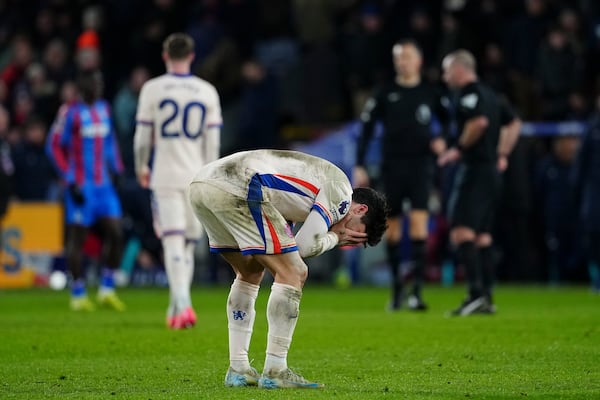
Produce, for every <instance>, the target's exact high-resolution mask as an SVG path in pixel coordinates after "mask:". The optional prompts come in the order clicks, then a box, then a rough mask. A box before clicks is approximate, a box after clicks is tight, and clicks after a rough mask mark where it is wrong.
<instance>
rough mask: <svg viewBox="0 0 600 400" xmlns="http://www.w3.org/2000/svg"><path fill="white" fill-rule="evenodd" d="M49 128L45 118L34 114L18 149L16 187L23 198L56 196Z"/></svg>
mask: <svg viewBox="0 0 600 400" xmlns="http://www.w3.org/2000/svg"><path fill="white" fill-rule="evenodd" d="M46 129H47V128H46V123H45V122H44V121H43V120H42V119H41V118H39V117H36V116H32V117H30V118H29V120H28V121H27V122H26V123H25V127H24V131H23V140H22V141H21V143H19V144H18V145H17V146H16V147H15V148H14V151H13V160H14V165H15V174H14V178H15V183H14V189H15V195H16V196H17V198H18V199H19V200H23V201H45V200H50V199H51V198H52V197H53V196H52V189H55V186H54V185H53V183H54V181H55V180H56V174H54V167H53V165H52V163H51V162H50V160H49V159H48V156H47V155H46V149H45V141H46Z"/></svg>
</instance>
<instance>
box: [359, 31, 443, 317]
mask: <svg viewBox="0 0 600 400" xmlns="http://www.w3.org/2000/svg"><path fill="white" fill-rule="evenodd" d="M392 56H393V62H394V68H395V70H396V76H395V80H394V81H393V82H390V83H389V84H388V85H386V86H384V87H383V88H381V89H380V90H377V91H376V92H375V93H374V96H373V97H372V98H370V99H369V100H368V101H367V103H366V104H365V107H364V110H363V112H362V114H361V116H360V119H361V123H362V127H361V132H360V137H359V139H358V145H357V155H356V156H357V157H356V164H357V165H356V166H355V168H354V171H353V181H354V185H355V186H368V185H369V177H368V174H367V171H366V169H365V167H364V161H365V153H366V151H367V147H368V144H369V141H370V140H371V138H372V137H373V132H374V128H375V123H376V122H377V121H380V122H381V123H382V124H383V128H384V136H383V144H382V154H381V155H382V165H381V181H382V184H383V191H384V192H385V194H386V195H387V197H388V202H389V205H390V208H391V210H390V219H389V220H388V230H387V232H386V242H387V261H388V264H389V265H390V268H391V273H392V299H391V302H390V305H389V309H390V310H392V311H393V310H398V309H400V308H401V307H402V303H403V300H404V293H403V277H402V273H401V271H399V266H400V254H399V251H400V250H399V243H400V239H401V234H402V218H401V217H402V215H403V203H404V201H405V200H409V201H410V206H411V207H410V212H409V214H408V217H409V221H410V229H409V234H410V239H411V244H412V247H411V250H412V259H413V260H414V270H413V275H414V284H413V288H412V292H411V293H410V296H408V307H409V309H411V310H426V309H427V305H426V304H425V303H424V302H423V299H422V297H421V289H422V286H423V280H424V273H425V256H426V248H425V244H426V240H427V235H428V229H427V228H428V219H429V212H428V201H429V194H430V190H431V186H432V181H433V173H434V168H435V163H434V157H433V153H435V154H441V153H442V152H443V151H444V150H445V147H444V146H445V145H444V143H445V142H444V140H443V139H441V138H432V134H431V119H432V110H433V108H434V105H435V104H436V98H438V96H437V95H436V91H435V90H434V88H433V87H432V86H430V85H428V84H427V83H425V82H423V81H422V79H421V64H422V61H423V58H422V53H421V50H420V48H419V46H418V45H417V43H415V42H414V41H409V40H407V41H402V42H398V43H397V44H395V45H394V46H393V49H392Z"/></svg>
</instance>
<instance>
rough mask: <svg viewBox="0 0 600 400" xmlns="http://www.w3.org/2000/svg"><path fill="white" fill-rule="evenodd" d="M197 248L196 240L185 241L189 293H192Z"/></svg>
mask: <svg viewBox="0 0 600 400" xmlns="http://www.w3.org/2000/svg"><path fill="white" fill-rule="evenodd" d="M195 248H196V242H195V241H194V240H192V241H186V243H185V270H186V272H187V288H188V293H191V289H192V282H193V281H194V261H195V259H194V255H195V253H194V250H195ZM191 305H192V299H191V295H190V306H191Z"/></svg>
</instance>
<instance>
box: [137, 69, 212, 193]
mask: <svg viewBox="0 0 600 400" xmlns="http://www.w3.org/2000/svg"><path fill="white" fill-rule="evenodd" d="M136 122H137V123H138V124H142V125H147V126H151V127H152V135H153V137H152V142H153V155H152V157H153V158H152V163H151V171H152V173H151V178H150V188H151V189H157V188H186V187H187V186H188V185H189V183H190V181H191V179H192V177H193V176H194V174H195V172H196V171H197V169H198V166H199V165H203V164H205V163H207V162H210V161H213V160H215V159H217V158H218V156H219V154H218V148H219V146H218V141H219V135H220V129H218V128H220V127H221V125H222V117H221V106H220V101H219V95H218V93H217V91H216V89H215V87H214V86H213V85H212V84H210V83H209V82H207V81H205V80H203V79H200V78H198V77H196V76H193V75H191V74H188V75H181V74H172V73H168V74H164V75H161V76H159V77H157V78H154V79H151V80H149V81H148V82H146V83H145V84H144V86H143V87H142V90H141V93H140V96H139V102H138V108H137V115H136ZM211 128H216V129H211ZM215 140H216V141H217V145H216V146H215V145H214V144H215ZM215 153H216V154H215Z"/></svg>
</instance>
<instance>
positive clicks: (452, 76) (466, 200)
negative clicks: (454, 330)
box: [438, 50, 521, 315]
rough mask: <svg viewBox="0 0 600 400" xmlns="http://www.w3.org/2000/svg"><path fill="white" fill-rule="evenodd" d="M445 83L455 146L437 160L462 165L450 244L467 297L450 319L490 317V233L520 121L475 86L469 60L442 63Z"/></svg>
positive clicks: (462, 56) (459, 56)
mask: <svg viewBox="0 0 600 400" xmlns="http://www.w3.org/2000/svg"><path fill="white" fill-rule="evenodd" d="M442 68H443V71H444V81H445V82H446V83H447V84H448V87H449V88H450V89H453V90H458V104H457V113H456V119H457V124H458V132H460V136H459V137H458V142H457V143H456V145H455V146H453V147H451V148H449V149H448V150H447V151H445V152H444V154H442V155H441V156H440V157H439V158H438V164H439V165H440V166H442V165H445V164H447V163H450V162H455V161H459V160H460V165H459V170H458V172H457V174H456V177H455V180H454V186H453V190H452V194H451V197H450V200H449V207H448V208H449V214H450V215H449V217H450V222H451V231H450V240H451V242H452V244H453V245H454V246H455V248H456V252H457V258H458V262H459V263H461V264H462V265H464V267H465V270H466V277H467V281H468V282H467V283H468V294H467V298H466V299H465V300H464V302H463V303H462V304H461V305H460V306H459V307H458V308H457V309H455V310H453V311H452V312H451V315H470V314H473V313H488V314H491V313H494V312H495V311H496V308H495V306H494V304H493V301H492V285H493V281H494V271H493V260H492V251H491V250H492V242H493V241H492V235H491V229H492V224H493V219H494V214H495V212H496V202H497V200H498V196H499V191H500V174H499V173H501V172H503V171H504V170H506V168H507V166H508V156H509V154H510V152H511V151H512V149H513V148H514V146H515V144H516V142H517V139H518V136H519V131H520V126H521V121H520V120H519V119H518V118H517V117H516V116H515V114H514V113H513V112H512V110H510V108H509V106H508V104H507V103H506V102H505V101H502V100H501V99H500V97H498V96H497V95H496V94H495V93H494V91H493V90H492V89H490V88H489V87H488V86H486V85H484V84H482V83H481V82H479V81H478V78H477V74H476V64H475V58H474V57H473V55H472V54H471V53H470V52H468V51H466V50H456V51H454V52H452V53H450V54H448V55H447V56H446V57H444V60H443V62H442Z"/></svg>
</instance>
